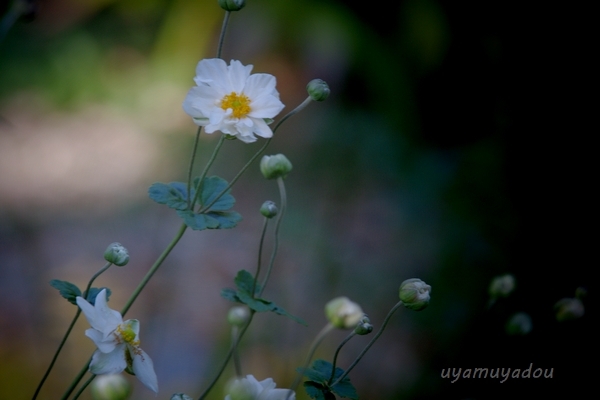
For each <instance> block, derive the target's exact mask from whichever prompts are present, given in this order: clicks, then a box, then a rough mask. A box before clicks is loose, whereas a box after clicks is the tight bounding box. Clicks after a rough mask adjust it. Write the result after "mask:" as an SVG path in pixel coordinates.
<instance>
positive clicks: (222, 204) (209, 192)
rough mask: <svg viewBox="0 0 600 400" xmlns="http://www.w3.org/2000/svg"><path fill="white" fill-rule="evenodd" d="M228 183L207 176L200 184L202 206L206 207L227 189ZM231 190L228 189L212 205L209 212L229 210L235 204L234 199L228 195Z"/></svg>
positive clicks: (215, 177)
mask: <svg viewBox="0 0 600 400" xmlns="http://www.w3.org/2000/svg"><path fill="white" fill-rule="evenodd" d="M227 185H228V183H227V181H226V180H225V179H223V178H219V177H218V176H209V177H208V178H204V182H203V183H202V192H201V193H202V194H201V196H200V197H201V201H202V206H206V205H208V204H210V203H212V201H213V200H214V199H215V198H216V197H217V196H218V195H219V194H220V193H221V192H222V191H223V190H224V189H225V188H226V187H227ZM230 190H231V189H228V190H227V191H226V192H225V193H224V194H223V195H222V196H221V197H220V198H219V199H218V200H217V201H216V202H215V203H214V204H213V205H211V206H210V208H209V211H225V210H229V209H230V208H231V207H233V205H234V204H235V199H234V198H233V196H232V195H230V194H229V192H230Z"/></svg>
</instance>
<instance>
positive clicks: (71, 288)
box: [50, 279, 81, 305]
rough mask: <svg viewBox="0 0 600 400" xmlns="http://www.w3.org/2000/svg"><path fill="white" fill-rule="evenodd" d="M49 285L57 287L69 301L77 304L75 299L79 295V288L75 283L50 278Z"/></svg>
mask: <svg viewBox="0 0 600 400" xmlns="http://www.w3.org/2000/svg"><path fill="white" fill-rule="evenodd" d="M50 286H52V287H53V288H54V289H57V290H58V292H59V293H60V295H61V296H62V297H64V298H65V299H67V301H68V302H69V303H71V304H74V305H77V301H76V300H75V299H76V298H77V297H78V296H81V290H79V288H78V287H77V285H74V284H73V283H71V282H67V281H60V280H58V279H52V280H51V281H50Z"/></svg>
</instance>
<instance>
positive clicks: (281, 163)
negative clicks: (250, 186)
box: [260, 154, 292, 179]
mask: <svg viewBox="0 0 600 400" xmlns="http://www.w3.org/2000/svg"><path fill="white" fill-rule="evenodd" d="M291 170H292V163H291V162H290V160H288V159H287V157H286V156H284V155H283V154H276V155H274V156H263V158H262V160H260V172H262V174H263V176H264V177H265V178H267V179H277V178H279V177H282V178H285V176H286V175H287V174H289V172H290V171H291Z"/></svg>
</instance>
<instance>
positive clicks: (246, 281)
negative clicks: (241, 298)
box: [233, 269, 260, 294]
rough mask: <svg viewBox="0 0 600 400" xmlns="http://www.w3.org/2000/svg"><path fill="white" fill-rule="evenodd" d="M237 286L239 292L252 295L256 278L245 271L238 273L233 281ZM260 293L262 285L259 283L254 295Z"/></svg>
mask: <svg viewBox="0 0 600 400" xmlns="http://www.w3.org/2000/svg"><path fill="white" fill-rule="evenodd" d="M233 282H234V283H235V286H236V287H237V289H238V291H240V292H246V293H248V294H250V293H252V287H253V286H254V276H252V274H251V273H250V272H248V271H246V270H245V269H242V270H240V271H238V273H237V274H236V276H235V278H234V279H233ZM259 291H260V284H259V283H258V282H257V283H256V287H255V288H254V293H258V292H259Z"/></svg>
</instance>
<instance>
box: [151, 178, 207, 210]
mask: <svg viewBox="0 0 600 400" xmlns="http://www.w3.org/2000/svg"><path fill="white" fill-rule="evenodd" d="M195 193H196V192H195V191H194V189H192V192H191V194H190V198H191V199H193V198H194V194H195ZM148 196H149V197H150V198H151V199H152V200H154V201H155V202H157V203H158V204H165V205H166V206H167V207H169V208H173V209H175V210H185V209H186V208H187V185H186V184H185V183H183V182H170V183H160V182H157V183H154V184H152V186H150V188H149V189H148Z"/></svg>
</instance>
